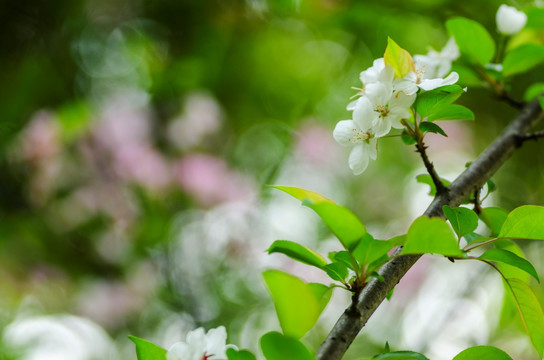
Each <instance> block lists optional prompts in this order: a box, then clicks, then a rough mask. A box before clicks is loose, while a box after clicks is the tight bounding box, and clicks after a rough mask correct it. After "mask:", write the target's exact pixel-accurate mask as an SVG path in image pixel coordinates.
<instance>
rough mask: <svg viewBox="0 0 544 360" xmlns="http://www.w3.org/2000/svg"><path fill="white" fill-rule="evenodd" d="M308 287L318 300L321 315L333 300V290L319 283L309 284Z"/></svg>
mask: <svg viewBox="0 0 544 360" xmlns="http://www.w3.org/2000/svg"><path fill="white" fill-rule="evenodd" d="M308 286H309V287H310V290H311V291H312V292H313V294H314V296H315V299H316V300H317V304H318V309H319V313H320V314H321V313H322V312H323V310H325V308H326V307H327V304H328V303H329V300H330V299H331V296H332V288H331V287H329V286H327V285H323V284H319V283H308Z"/></svg>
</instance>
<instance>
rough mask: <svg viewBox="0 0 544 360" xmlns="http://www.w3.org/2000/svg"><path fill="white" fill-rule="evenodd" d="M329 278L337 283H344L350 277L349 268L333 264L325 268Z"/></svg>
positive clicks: (340, 264)
mask: <svg viewBox="0 0 544 360" xmlns="http://www.w3.org/2000/svg"><path fill="white" fill-rule="evenodd" d="M323 270H325V272H326V273H327V275H329V277H330V278H331V279H333V280H335V281H340V282H343V281H344V280H345V279H346V278H347V277H348V274H349V273H348V268H347V266H346V265H345V264H344V263H340V262H333V263H330V264H328V265H326V266H324V267H323Z"/></svg>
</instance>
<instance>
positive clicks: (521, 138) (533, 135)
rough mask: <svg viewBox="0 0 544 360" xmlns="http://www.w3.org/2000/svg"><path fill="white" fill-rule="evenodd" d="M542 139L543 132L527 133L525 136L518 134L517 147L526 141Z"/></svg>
mask: <svg viewBox="0 0 544 360" xmlns="http://www.w3.org/2000/svg"><path fill="white" fill-rule="evenodd" d="M543 137H544V130H540V131H535V132H532V133H527V134H519V135H518V136H517V139H518V146H521V144H523V142H525V141H527V140H538V139H540V138H543Z"/></svg>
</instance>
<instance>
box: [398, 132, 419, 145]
mask: <svg viewBox="0 0 544 360" xmlns="http://www.w3.org/2000/svg"><path fill="white" fill-rule="evenodd" d="M400 138H401V139H402V142H403V143H405V144H406V145H414V144H415V143H416V140H415V139H414V138H413V137H411V136H410V135H409V134H408V133H407V132H406V130H403V131H402V134H400Z"/></svg>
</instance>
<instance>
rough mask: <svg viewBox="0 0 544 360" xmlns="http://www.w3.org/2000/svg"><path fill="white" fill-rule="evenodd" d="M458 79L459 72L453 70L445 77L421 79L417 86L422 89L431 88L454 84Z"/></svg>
mask: <svg viewBox="0 0 544 360" xmlns="http://www.w3.org/2000/svg"><path fill="white" fill-rule="evenodd" d="M457 80H459V74H457V73H456V72H455V71H454V72H452V73H451V74H449V75H448V76H447V77H446V78H445V79H440V78H438V79H426V80H423V81H421V84H419V87H420V88H422V89H423V90H433V89H436V88H438V87H441V86H445V85H452V84H455V83H456V82H457Z"/></svg>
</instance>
